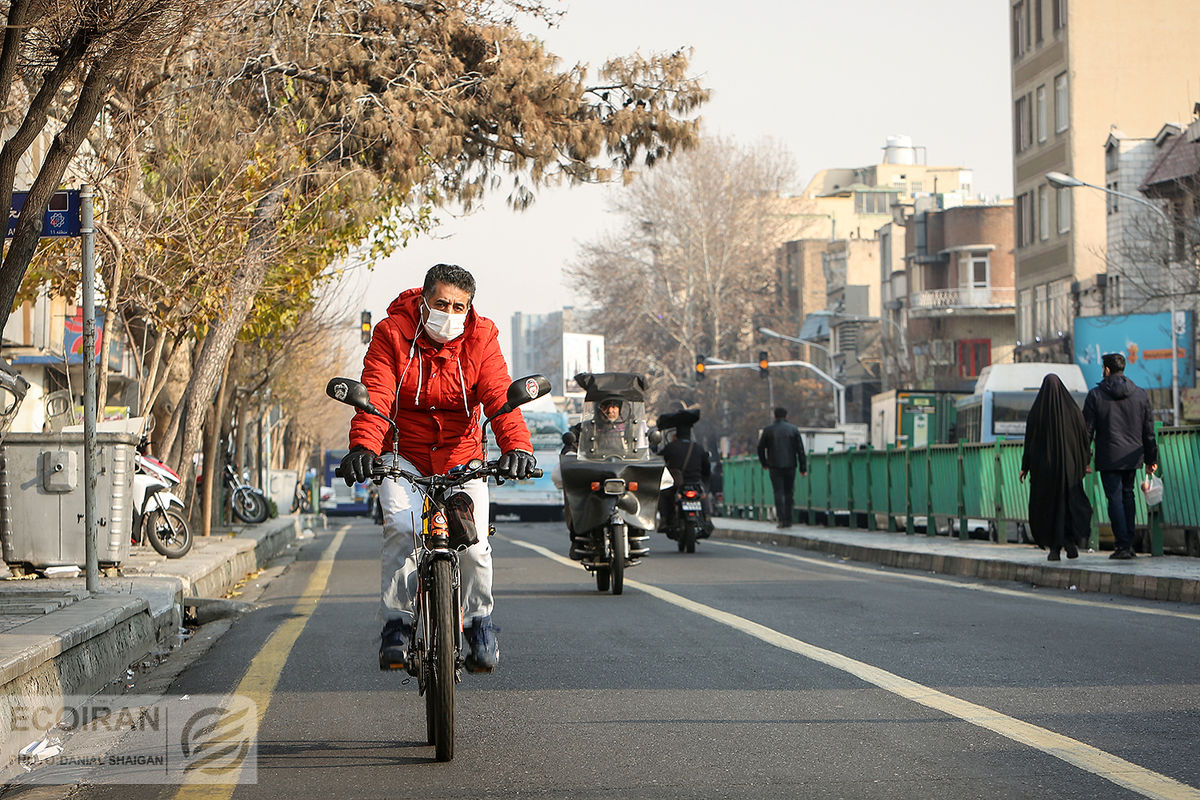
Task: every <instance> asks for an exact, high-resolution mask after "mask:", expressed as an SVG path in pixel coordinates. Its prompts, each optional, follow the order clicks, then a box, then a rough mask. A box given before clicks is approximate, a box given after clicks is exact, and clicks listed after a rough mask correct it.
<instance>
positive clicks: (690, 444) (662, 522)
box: [658, 411, 712, 533]
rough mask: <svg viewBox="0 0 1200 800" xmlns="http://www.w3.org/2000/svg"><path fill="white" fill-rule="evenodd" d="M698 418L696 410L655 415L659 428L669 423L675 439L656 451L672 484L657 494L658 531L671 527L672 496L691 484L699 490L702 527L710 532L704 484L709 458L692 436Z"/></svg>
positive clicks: (710, 523)
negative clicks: (693, 424)
mask: <svg viewBox="0 0 1200 800" xmlns="http://www.w3.org/2000/svg"><path fill="white" fill-rule="evenodd" d="M698 418H699V412H698V411H686V412H676V414H673V415H664V416H662V417H659V423H658V424H659V428H663V427H665V426H671V427H673V428H674V430H675V438H674V439H672V440H671V441H670V442H669V443H667V445H666V446H665V447H663V448H662V451H661V453H660V455H662V457H663V461H665V462H666V464H667V470H668V471H669V472H670V473H671V480H672V481H673V482H674V486H672V487H670V488H668V489H664V490H663V491H662V493H660V494H659V496H658V518H659V528H658V530H659V532H661V533H667V532H669V531H671V530H672V526H673V525H674V522H675V511H676V502H675V500H676V495H677V494H678V493H679V492H682V491H683V490H684V488H685V487H695V488H697V489H699V490H700V491H701V495H700V503H701V508H703V509H704V521H705V526H706V528H707V529H708V530H709V531H711V527H712V522H711V518H712V509H711V505H710V500H709V496H708V491H707V489H706V487H707V486H708V481H709V478H710V477H711V476H712V461H711V460H710V459H709V456H708V451H707V450H706V449H704V446H703V445H701V444H699V443H698V442H696V441H694V440H693V439H692V423H693V422H694V421H695V420H696V419H698ZM706 533H707V532H706Z"/></svg>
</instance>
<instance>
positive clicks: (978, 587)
mask: <svg viewBox="0 0 1200 800" xmlns="http://www.w3.org/2000/svg"><path fill="white" fill-rule="evenodd" d="M708 544H715V545H719V546H720V547H733V548H736V549H738V550H749V551H750V552H752V553H760V554H762V555H771V556H778V557H779V558H787V559H791V560H792V561H800V562H804V563H807V564H814V565H818V566H822V567H830V568H832V569H840V570H842V571H843V572H857V573H860V574H863V575H869V576H871V577H872V578H879V576H881V575H889V576H891V577H894V578H902V579H903V580H906V581H917V582H919V583H933V584H937V585H938V586H949V587H951V588H954V589H965V590H967V591H972V592H989V593H991V594H1000V595H1005V596H1007V597H1020V598H1024V599H1026V600H1045V601H1047V602H1051V603H1062V604H1064V605H1071V606H1086V607H1089V608H1103V609H1105V610H1106V611H1107V610H1120V611H1128V612H1130V613H1132V614H1149V615H1150V616H1155V617H1174V618H1176V619H1187V620H1191V621H1192V622H1200V614H1195V613H1188V612H1186V611H1172V610H1170V609H1165V608H1151V607H1149V606H1135V605H1128V604H1125V603H1101V602H1099V601H1097V600H1084V599H1083V598H1079V597H1060V596H1058V595H1051V594H1035V593H1033V592H1026V591H1018V590H1016V589H1003V588H1001V587H999V586H987V585H985V584H980V583H962V582H959V581H953V580H949V579H947V578H938V577H934V576H931V575H915V574H913V573H911V572H904V571H898V570H891V569H889V570H882V569H872V568H870V567H859V566H855V565H853V564H839V563H838V562H836V561H829V560H826V559H821V558H816V557H813V556H801V555H796V554H795V553H784V552H780V551H778V550H772V549H770V548H767V547H756V546H754V545H748V544H740V543H736V542H714V541H709V542H708ZM976 580H978V579H976Z"/></svg>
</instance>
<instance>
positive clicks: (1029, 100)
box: [1013, 94, 1033, 153]
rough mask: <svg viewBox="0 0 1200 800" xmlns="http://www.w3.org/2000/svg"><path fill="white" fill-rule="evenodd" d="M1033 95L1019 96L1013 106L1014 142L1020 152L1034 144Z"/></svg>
mask: <svg viewBox="0 0 1200 800" xmlns="http://www.w3.org/2000/svg"><path fill="white" fill-rule="evenodd" d="M1032 104H1033V95H1032V94H1027V95H1025V96H1024V97H1018V98H1017V101H1016V104H1015V106H1014V108H1013V144H1014V146H1015V147H1016V151H1017V152H1018V153H1023V152H1025V151H1026V150H1028V149H1029V148H1030V147H1032V146H1033V108H1032Z"/></svg>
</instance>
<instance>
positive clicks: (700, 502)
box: [666, 484, 712, 553]
mask: <svg viewBox="0 0 1200 800" xmlns="http://www.w3.org/2000/svg"><path fill="white" fill-rule="evenodd" d="M672 491H673V490H672ZM711 532H712V528H711V526H710V524H709V521H708V514H707V513H705V511H704V487H703V486H700V485H699V484H687V485H685V486H683V487H682V488H680V489H679V490H678V491H676V492H675V516H674V518H673V519H672V520H671V522H670V524H669V525H668V526H667V529H666V534H667V538H668V539H673V540H674V541H675V543H676V544H677V545H679V552H681V553H694V552H696V540H698V539H707V538H708V536H709V534H710V533H711Z"/></svg>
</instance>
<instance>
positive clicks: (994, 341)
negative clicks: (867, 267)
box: [900, 198, 1016, 392]
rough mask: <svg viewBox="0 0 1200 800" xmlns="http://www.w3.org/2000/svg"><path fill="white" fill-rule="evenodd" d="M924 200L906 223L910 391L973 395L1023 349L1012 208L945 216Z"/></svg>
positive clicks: (965, 209) (979, 208)
mask: <svg viewBox="0 0 1200 800" xmlns="http://www.w3.org/2000/svg"><path fill="white" fill-rule="evenodd" d="M935 200H936V198H921V199H919V200H918V202H917V205H916V207H915V209H914V213H913V214H911V215H910V216H909V217H907V219H905V220H904V226H905V237H904V239H905V241H906V243H907V251H906V252H905V259H904V260H905V265H906V273H907V277H908V284H909V286H908V303H907V306H908V310H907V316H908V325H907V329H906V337H907V342H906V344H908V349H909V351H910V352H908V353H907V354H905V355H908V356H909V360H908V361H907V362H903V361H901V365H902V366H905V367H907V369H905V370H904V371H903V375H904V380H903V381H901V382H900V383H901V385H904V386H907V387H910V388H921V389H935V390H944V391H952V392H954V391H957V392H970V391H972V390H973V389H974V386H975V379H976V378H977V377H978V376H979V373H980V372H981V371H982V370H983V368H984V367H986V366H988V365H990V364H993V363H1000V362H1006V361H1011V360H1012V351H1013V347H1014V344H1015V341H1016V320H1015V316H1016V315H1015V305H1016V304H1015V296H1014V295H1015V292H1014V288H1013V248H1012V237H1013V226H1012V221H1013V220H1012V218H1013V207H1012V206H1011V205H1010V204H1004V205H974V206H958V207H950V208H939V207H937V205H936V204H935V202H934V201H935Z"/></svg>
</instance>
